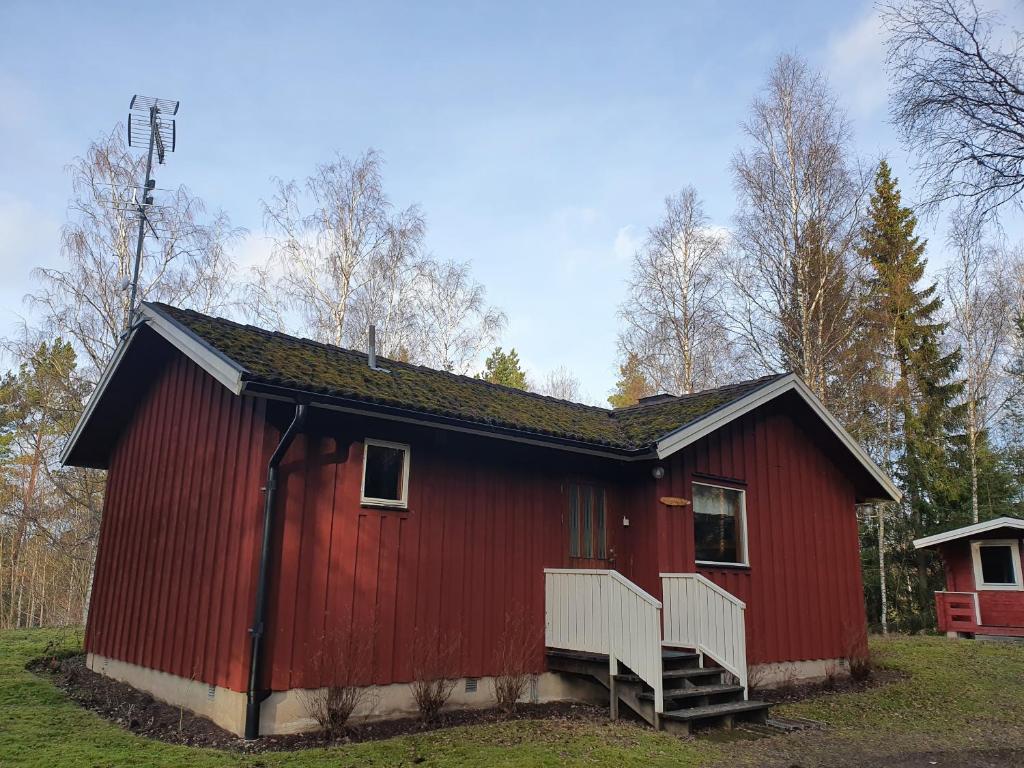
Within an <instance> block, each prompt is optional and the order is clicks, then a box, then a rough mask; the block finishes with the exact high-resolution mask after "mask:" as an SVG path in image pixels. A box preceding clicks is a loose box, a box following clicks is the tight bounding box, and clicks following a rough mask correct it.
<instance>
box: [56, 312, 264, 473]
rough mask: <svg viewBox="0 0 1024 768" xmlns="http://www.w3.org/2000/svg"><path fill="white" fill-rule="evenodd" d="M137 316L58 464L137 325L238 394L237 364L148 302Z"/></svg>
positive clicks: (88, 416) (114, 371) (117, 365)
mask: <svg viewBox="0 0 1024 768" xmlns="http://www.w3.org/2000/svg"><path fill="white" fill-rule="evenodd" d="M137 315H138V318H139V319H137V320H136V321H135V323H134V324H133V325H132V328H131V330H130V331H129V333H128V335H127V336H126V337H125V338H124V340H123V341H121V343H120V344H118V346H117V349H115V350H114V355H113V357H111V359H110V362H109V363H107V366H106V368H104V369H103V375H102V376H100V380H99V383H98V384H97V385H96V389H94V390H93V392H92V394H91V395H90V396H89V402H88V403H86V405H85V410H84V411H83V412H82V417H81V418H80V419H79V420H78V423H77V424H76V425H75V429H74V431H73V432H72V433H71V438H70V439H69V440H68V442H67V444H65V446H64V449H63V450H62V451H61V453H60V462H61V464H64V463H66V462H67V459H68V456H70V455H71V451H72V449H73V448H74V447H75V444H76V443H77V442H78V439H79V438H80V437H81V434H82V432H83V431H84V429H85V426H86V425H87V424H88V423H89V420H90V419H91V418H92V414H93V412H94V411H95V410H96V406H97V405H98V404H99V402H100V401H101V400H102V399H103V395H104V394H105V392H106V390H107V387H108V386H109V385H110V382H111V381H112V380H113V379H114V376H115V375H116V374H117V371H118V369H119V368H120V366H121V362H122V361H123V360H124V356H125V353H126V352H127V351H128V347H130V346H131V344H132V342H133V341H134V340H135V336H136V335H137V334H138V332H139V328H140V327H141V326H142V325H148V326H149V327H150V328H152V329H153V330H154V331H156V332H157V333H158V334H160V335H161V336H163V337H164V338H165V339H166V340H167V341H168V342H170V343H171V345H172V346H174V347H175V348H176V349H178V350H179V351H180V352H181V353H182V354H184V355H185V356H187V357H188V358H189V359H191V360H192V361H194V362H195V363H196V365H198V366H199V367H200V368H202V369H203V370H204V371H206V372H207V373H208V374H210V375H211V376H212V377H213V378H215V379H216V380H217V381H219V382H220V383H221V384H223V385H224V386H225V387H227V388H228V389H229V390H231V392H232V394H235V395H237V394H240V393H241V391H242V386H243V381H242V373H243V372H244V369H243V368H242V367H241V366H240V365H239V364H238V363H236V362H235V361H233V360H231V359H230V358H229V357H227V356H225V355H223V354H221V353H220V352H218V351H217V350H215V349H213V347H211V346H210V345H208V344H206V343H205V342H203V341H202V340H201V339H199V338H198V337H197V336H195V335H194V334H192V333H191V332H189V331H188V330H187V329H185V328H183V327H182V326H181V325H179V324H178V323H176V322H174V321H173V320H171V319H170V318H168V317H167V316H166V315H164V314H163V313H161V312H160V311H159V310H157V309H154V308H153V307H151V306H149V305H148V304H145V303H143V304H141V305H140V306H139V308H138V310H137Z"/></svg>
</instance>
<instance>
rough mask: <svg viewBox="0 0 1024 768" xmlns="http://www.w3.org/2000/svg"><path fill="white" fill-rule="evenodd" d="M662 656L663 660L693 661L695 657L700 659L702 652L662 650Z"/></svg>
mask: <svg viewBox="0 0 1024 768" xmlns="http://www.w3.org/2000/svg"><path fill="white" fill-rule="evenodd" d="M661 658H662V660H663V661H691V660H693V659H699V658H700V654H699V653H694V652H693V651H666V650H663V651H662V652H661Z"/></svg>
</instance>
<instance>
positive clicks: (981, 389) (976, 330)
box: [943, 216, 1021, 523]
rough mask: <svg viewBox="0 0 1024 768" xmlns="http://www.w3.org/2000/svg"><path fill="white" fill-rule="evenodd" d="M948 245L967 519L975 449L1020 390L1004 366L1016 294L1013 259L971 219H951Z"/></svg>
mask: <svg viewBox="0 0 1024 768" xmlns="http://www.w3.org/2000/svg"><path fill="white" fill-rule="evenodd" d="M950 239H951V241H952V245H953V246H954V248H955V252H956V253H955V256H954V258H953V260H952V261H951V263H950V264H949V266H948V267H947V268H946V270H945V274H944V276H943V278H944V283H945V286H944V287H945V296H946V304H947V307H948V312H949V335H950V341H951V343H952V344H953V345H954V346H959V348H960V351H961V364H960V365H961V375H962V377H963V381H964V390H963V395H962V400H963V403H964V405H965V406H966V407H965V422H966V423H965V424H964V427H965V433H966V438H967V453H968V460H969V463H970V474H971V477H970V481H971V517H972V520H973V521H974V522H975V523H976V522H978V518H979V502H978V474H979V470H978V464H979V448H980V442H981V440H982V439H983V438H985V437H987V436H989V435H990V434H991V432H992V430H993V429H994V428H995V426H996V425H997V423H998V421H999V420H1000V418H1001V417H1002V416H1004V415H1005V414H1006V406H1007V405H1008V403H1009V401H1010V400H1011V399H1012V398H1014V397H1017V396H1018V395H1019V394H1021V393H1019V392H1017V391H1015V389H1014V387H1013V379H1012V377H1010V376H1009V375H1008V372H1007V368H1008V366H1009V364H1010V360H1011V359H1012V354H1013V335H1014V319H1015V312H1016V311H1019V304H1018V297H1017V296H1016V295H1015V291H1014V288H1015V286H1014V284H1013V276H1014V274H1015V270H1014V265H1013V264H1012V257H1010V255H1009V254H1007V252H1006V251H1005V250H1003V249H1001V248H999V247H998V246H996V245H994V244H991V243H986V242H985V241H984V239H983V237H982V233H981V232H980V231H979V230H978V229H977V227H976V226H974V222H973V221H972V220H971V219H970V218H964V217H963V216H960V217H957V218H955V219H954V222H953V227H952V234H951V238H950Z"/></svg>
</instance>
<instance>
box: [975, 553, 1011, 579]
mask: <svg viewBox="0 0 1024 768" xmlns="http://www.w3.org/2000/svg"><path fill="white" fill-rule="evenodd" d="M979 554H980V556H981V578H982V580H983V581H984V582H985V583H986V584H1016V583H1017V578H1016V575H1015V574H1014V572H1013V549H1012V547H1010V546H1008V545H1005V544H1000V545H997V546H983V547H980V549H979Z"/></svg>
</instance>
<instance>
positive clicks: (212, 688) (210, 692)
mask: <svg viewBox="0 0 1024 768" xmlns="http://www.w3.org/2000/svg"><path fill="white" fill-rule="evenodd" d="M216 695H217V686H216V685H214V684H213V683H210V684H209V685H208V686H206V698H208V699H209V700H210V701H213V697H214V696H216Z"/></svg>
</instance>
